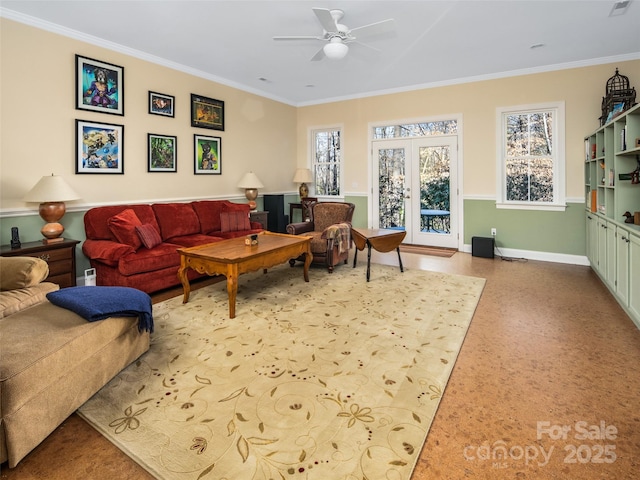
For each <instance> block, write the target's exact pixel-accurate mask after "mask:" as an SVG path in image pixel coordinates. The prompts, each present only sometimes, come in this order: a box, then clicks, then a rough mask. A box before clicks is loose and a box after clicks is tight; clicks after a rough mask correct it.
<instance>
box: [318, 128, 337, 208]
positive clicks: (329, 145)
mask: <svg viewBox="0 0 640 480" xmlns="http://www.w3.org/2000/svg"><path fill="white" fill-rule="evenodd" d="M340 137H341V135H340V130H338V129H327V130H315V131H314V132H313V141H314V143H313V145H314V154H315V155H314V162H313V174H314V185H315V194H316V195H318V196H339V195H340V174H341V165H342V162H341V158H342V150H341V148H340Z"/></svg>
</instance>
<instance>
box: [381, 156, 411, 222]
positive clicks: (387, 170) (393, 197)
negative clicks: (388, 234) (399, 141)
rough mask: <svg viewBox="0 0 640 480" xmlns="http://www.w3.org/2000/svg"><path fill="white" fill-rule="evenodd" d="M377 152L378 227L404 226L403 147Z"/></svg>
mask: <svg viewBox="0 0 640 480" xmlns="http://www.w3.org/2000/svg"><path fill="white" fill-rule="evenodd" d="M378 154H379V158H378V163H379V173H378V184H379V197H380V228H398V227H404V226H405V210H404V177H405V152H404V149H403V148H391V149H384V150H382V149H381V150H379V152H378Z"/></svg>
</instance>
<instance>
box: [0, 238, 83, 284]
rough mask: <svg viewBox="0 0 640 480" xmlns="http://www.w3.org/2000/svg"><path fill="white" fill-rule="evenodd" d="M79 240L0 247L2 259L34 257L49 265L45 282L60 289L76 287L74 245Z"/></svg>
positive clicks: (67, 239)
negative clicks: (54, 284)
mask: <svg viewBox="0 0 640 480" xmlns="http://www.w3.org/2000/svg"><path fill="white" fill-rule="evenodd" d="M79 243H80V241H79V240H73V239H72V238H64V239H62V240H60V241H59V242H56V243H49V244H46V243H43V242H42V241H39V242H23V243H22V245H20V247H18V248H11V246H10V245H2V247H0V255H1V256H3V257H16V256H22V257H36V258H40V259H42V260H44V261H45V262H47V263H48V264H49V276H48V277H47V278H46V279H45V281H46V282H52V283H57V284H58V285H59V286H60V288H65V287H75V286H76V245H78V244H79Z"/></svg>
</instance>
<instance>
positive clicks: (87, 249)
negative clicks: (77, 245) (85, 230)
mask: <svg viewBox="0 0 640 480" xmlns="http://www.w3.org/2000/svg"><path fill="white" fill-rule="evenodd" d="M133 252H135V250H134V249H133V247H132V246H131V245H124V244H123V243H116V242H112V241H111V240H91V239H87V240H85V241H84V242H83V244H82V253H84V254H85V255H86V257H87V258H89V259H90V260H91V261H92V262H93V261H96V262H100V263H105V264H107V265H109V266H111V267H115V266H116V265H118V262H119V261H120V257H123V256H124V255H128V254H129V253H133Z"/></svg>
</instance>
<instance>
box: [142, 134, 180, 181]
mask: <svg viewBox="0 0 640 480" xmlns="http://www.w3.org/2000/svg"><path fill="white" fill-rule="evenodd" d="M147 152H148V153H147V156H148V163H147V172H177V171H178V137H176V136H173V135H158V134H156V133H148V134H147Z"/></svg>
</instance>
